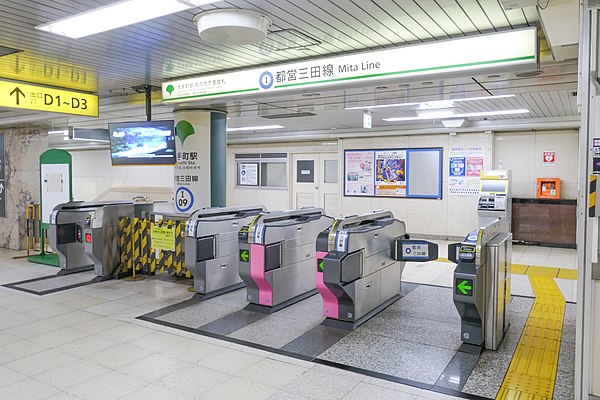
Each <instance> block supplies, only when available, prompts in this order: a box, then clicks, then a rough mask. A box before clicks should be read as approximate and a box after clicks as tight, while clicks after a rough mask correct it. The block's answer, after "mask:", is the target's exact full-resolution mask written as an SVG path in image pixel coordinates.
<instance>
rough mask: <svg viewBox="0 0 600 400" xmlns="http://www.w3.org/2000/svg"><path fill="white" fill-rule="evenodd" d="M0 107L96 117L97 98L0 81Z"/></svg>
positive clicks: (84, 94) (89, 95) (72, 92)
mask: <svg viewBox="0 0 600 400" xmlns="http://www.w3.org/2000/svg"><path fill="white" fill-rule="evenodd" d="M0 107H11V108H20V109H27V110H37V111H47V112H56V113H63V114H75V115H85V116H88V117H97V116H98V96H96V95H93V94H89V93H80V92H74V91H72V90H63V89H49V88H47V87H43V86H37V85H28V84H24V83H14V82H8V81H2V80H0Z"/></svg>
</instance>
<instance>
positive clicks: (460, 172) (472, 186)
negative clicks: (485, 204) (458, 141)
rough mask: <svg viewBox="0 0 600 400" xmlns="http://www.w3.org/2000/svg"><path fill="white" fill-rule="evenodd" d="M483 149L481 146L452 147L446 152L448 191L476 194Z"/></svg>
mask: <svg viewBox="0 0 600 400" xmlns="http://www.w3.org/2000/svg"><path fill="white" fill-rule="evenodd" d="M484 154H485V153H484V151H483V149H482V148H481V147H452V148H451V149H450V152H449V154H448V159H449V162H450V164H449V166H448V193H449V194H452V195H459V196H469V195H473V196H478V195H479V177H480V176H481V172H482V171H483V162H484Z"/></svg>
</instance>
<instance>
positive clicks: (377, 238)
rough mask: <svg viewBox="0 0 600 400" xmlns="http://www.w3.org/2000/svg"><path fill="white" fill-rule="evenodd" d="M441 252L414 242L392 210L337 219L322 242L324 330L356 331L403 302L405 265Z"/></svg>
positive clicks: (320, 266) (320, 280)
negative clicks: (401, 296) (381, 313)
mask: <svg viewBox="0 0 600 400" xmlns="http://www.w3.org/2000/svg"><path fill="white" fill-rule="evenodd" d="M437 256H438V247H437V245H436V244H434V243H430V242H427V241H423V240H409V239H408V235H407V234H406V226H405V224H404V222H402V221H399V220H397V219H395V218H394V215H393V214H392V213H391V212H390V211H377V212H373V213H371V214H365V215H359V216H351V217H346V218H344V219H341V220H336V221H335V222H334V223H333V225H332V227H331V228H330V229H328V230H326V231H324V232H321V233H320V234H319V237H318V239H317V254H316V260H317V261H316V270H317V289H318V290H319V292H320V293H321V296H322V297H323V315H324V316H325V317H327V318H326V319H325V321H324V322H323V324H324V325H329V326H335V327H339V328H345V329H356V328H357V327H358V326H360V325H361V324H363V323H364V322H366V321H367V320H368V319H369V318H371V317H373V316H374V315H376V314H377V313H378V312H380V311H381V310H383V309H385V308H386V307H387V306H389V305H390V304H392V303H393V302H395V301H396V300H398V299H399V298H400V288H401V277H402V271H403V270H404V265H405V263H406V261H432V260H435V259H437Z"/></svg>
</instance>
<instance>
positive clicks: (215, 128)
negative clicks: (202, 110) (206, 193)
mask: <svg viewBox="0 0 600 400" xmlns="http://www.w3.org/2000/svg"><path fill="white" fill-rule="evenodd" d="M210 122H211V124H210V205H211V206H212V207H225V206H226V205H227V193H226V191H227V114H225V113H222V112H211V115H210Z"/></svg>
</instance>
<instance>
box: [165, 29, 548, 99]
mask: <svg viewBox="0 0 600 400" xmlns="http://www.w3.org/2000/svg"><path fill="white" fill-rule="evenodd" d="M537 59H538V57H537V29H536V28H535V27H534V28H526V29H520V30H511V31H505V32H499V33H493V34H485V35H477V36H471V37H465V38H461V39H452V40H443V41H437V42H431V43H424V44H416V45H410V46H404V47H396V48H393V49H388V50H379V51H369V52H362V53H358V54H352V55H347V56H338V57H331V58H322V59H314V60H309V61H304V62H298V63H287V64H282V65H275V66H270V67H264V68H254V69H248V70H241V71H239V72H231V73H226V74H218V75H207V76H200V77H196V78H189V79H182V80H174V81H169V82H164V83H163V85H162V95H163V101H164V102H166V103H175V102H181V101H190V100H194V99H198V100H201V99H212V98H216V97H231V96H239V95H248V94H253V93H259V92H277V91H284V90H291V89H308V90H311V89H312V88H315V89H316V88H321V87H326V86H334V85H339V84H344V83H345V84H348V83H368V82H371V81H373V82H375V81H382V80H390V79H401V78H404V77H417V76H427V75H436V74H446V73H456V72H462V71H476V70H481V69H490V68H498V67H507V66H515V65H528V64H531V65H535V64H536V63H537Z"/></svg>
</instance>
